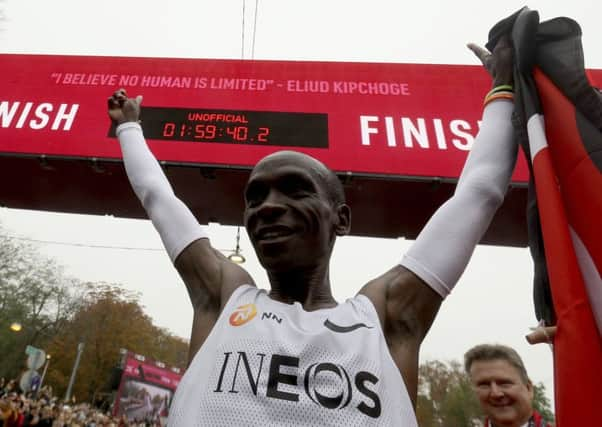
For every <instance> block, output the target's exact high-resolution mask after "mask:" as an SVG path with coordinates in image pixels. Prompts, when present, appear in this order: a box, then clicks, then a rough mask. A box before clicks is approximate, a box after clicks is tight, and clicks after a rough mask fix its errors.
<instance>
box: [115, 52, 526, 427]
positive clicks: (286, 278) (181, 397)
mask: <svg viewBox="0 0 602 427" xmlns="http://www.w3.org/2000/svg"><path fill="white" fill-rule="evenodd" d="M469 47H470V48H471V49H472V50H473V51H474V52H475V54H476V55H477V56H478V57H479V58H480V59H481V61H482V62H483V64H484V65H485V67H486V68H487V70H488V71H489V72H490V74H491V75H492V76H493V79H494V84H493V86H494V89H493V90H492V92H490V93H489V94H488V97H487V98H486V106H485V109H484V113H483V124H482V127H481V130H480V132H479V135H478V136H477V138H476V141H475V143H474V146H473V149H472V151H471V153H470V156H469V158H468V160H467V162H466V165H465V167H464V170H463V172H462V175H461V177H460V180H459V182H458V185H457V188H456V191H455V194H454V196H453V197H452V198H451V199H450V200H448V201H447V202H446V203H445V204H444V205H442V206H441V207H440V208H439V210H438V211H437V212H436V213H435V214H434V216H433V217H432V218H431V219H430V220H429V222H428V224H427V225H426V227H425V228H424V230H423V231H422V232H421V234H420V235H419V237H418V239H417V240H416V242H415V243H414V244H413V245H412V247H411V249H410V250H409V252H408V253H407V254H406V255H405V256H404V258H403V259H402V261H401V262H400V264H398V265H395V266H394V267H393V268H391V269H390V270H389V271H387V272H385V273H384V274H383V275H382V276H380V277H377V278H375V279H374V280H372V281H370V282H369V283H367V284H365V285H364V286H363V287H362V288H361V290H360V291H359V293H358V295H357V296H356V297H354V298H351V299H349V300H347V301H345V302H343V303H338V302H337V301H335V299H334V298H333V296H332V292H331V284H330V279H329V263H330V256H331V253H332V249H333V246H334V242H335V239H336V237H337V236H342V235H345V234H347V233H348V232H349V229H350V223H351V212H350V208H349V207H348V206H347V205H346V204H345V198H344V197H345V195H344V192H343V188H342V186H341V183H340V181H339V180H338V178H337V177H336V175H335V174H334V173H333V172H332V171H330V170H329V169H328V168H327V167H326V166H325V165H324V164H322V163H321V162H319V161H317V160H316V159H314V158H312V157H309V156H307V155H304V154H301V153H296V152H291V151H284V152H277V153H274V154H271V155H269V156H267V157H265V158H264V159H262V160H261V161H260V162H259V163H258V164H257V165H256V166H255V168H254V169H253V171H252V172H251V174H250V177H249V180H248V183H247V186H246V189H245V194H244V199H245V212H244V224H245V227H246V229H247V232H248V234H249V237H250V239H251V242H252V244H253V247H254V248H255V251H256V252H257V255H258V258H259V260H260V262H261V264H262V265H263V267H264V268H265V269H266V270H267V273H268V277H269V281H270V290H269V292H266V291H265V290H260V289H257V287H256V286H255V283H254V281H253V279H252V278H251V277H250V275H249V274H248V273H247V272H246V271H245V270H244V269H243V268H241V267H240V266H239V265H236V264H234V263H232V262H230V261H229V260H228V259H227V258H226V257H224V256H223V255H222V254H221V253H220V252H219V251H218V250H216V249H214V248H213V247H212V246H211V243H210V240H209V237H208V235H207V233H206V231H205V230H204V228H203V227H201V226H200V225H199V224H198V223H197V221H196V219H195V218H194V216H193V215H192V213H191V212H190V211H189V210H188V209H187V207H186V206H185V205H184V204H183V203H182V202H181V201H180V200H179V199H178V198H177V197H176V196H175V195H174V193H173V191H172V189H171V187H170V185H169V182H168V181H167V179H166V177H165V176H164V174H163V172H162V170H161V168H160V166H159V165H158V163H157V162H156V160H155V159H154V157H153V156H152V154H151V152H150V151H149V149H148V147H147V145H146V143H145V140H144V137H143V134H142V130H141V127H140V125H139V124H138V118H139V112H140V102H141V97H138V98H135V99H133V98H128V97H127V95H126V93H125V91H124V90H119V91H117V92H116V93H115V94H114V95H113V96H112V97H110V98H109V115H110V117H111V119H112V120H113V121H114V122H115V123H116V124H117V125H118V127H117V136H118V138H119V142H120V144H121V148H122V152H123V159H124V163H125V168H126V171H127V174H128V177H129V180H130V182H131V185H132V187H133V189H134V191H135V193H136V194H137V196H138V197H139V199H140V200H141V202H142V204H143V206H144V207H145V209H146V211H147V213H148V216H149V218H150V219H151V220H152V222H153V224H154V226H155V227H156V229H157V230H158V232H159V234H160V235H161V238H162V240H163V243H164V245H165V248H166V249H167V252H168V254H169V256H170V257H171V259H172V261H173V262H174V264H175V267H176V269H177V270H178V272H179V273H180V275H181V277H182V279H183V280H184V283H185V284H186V286H187V288H188V293H189V295H190V300H191V302H192V306H193V309H194V320H193V325H192V336H191V340H190V359H191V362H190V366H189V367H188V370H187V371H186V374H185V375H184V377H183V379H182V382H181V383H180V385H179V387H178V390H177V392H176V395H175V397H174V401H173V404H172V407H171V410H170V416H169V425H170V426H201V425H202V426H231V427H232V426H240V425H261V426H268V425H269V426H275V425H312V426H316V425H336V426H342V425H349V426H352V425H353V426H356V425H378V426H404V427H411V426H416V425H417V424H416V418H415V415H414V405H415V402H416V395H417V382H418V354H419V349H420V344H421V342H422V340H423V338H424V337H425V335H426V333H427V331H428V330H429V328H430V326H431V324H432V322H433V320H434V318H435V315H436V314H437V311H438V309H439V306H440V305H441V302H442V301H443V298H444V297H445V296H446V295H447V294H448V293H449V292H450V291H451V289H452V287H453V286H454V285H455V283H456V282H457V280H458V279H459V277H460V275H461V274H462V272H463V270H464V268H465V266H466V264H467V263H468V260H469V258H470V256H471V254H472V252H473V250H474V247H475V245H476V244H477V243H478V242H479V240H480V239H481V237H482V235H483V233H484V232H485V231H486V229H487V227H488V226H489V223H490V221H491V218H492V217H493V214H494V213H495V211H496V210H497V208H498V207H499V206H500V204H501V203H502V201H503V198H504V194H505V191H506V188H507V185H508V182H509V180H510V176H511V173H512V170H513V168H514V164H515V159H516V146H515V144H514V143H513V141H512V126H511V123H510V116H511V113H512V109H513V103H512V100H511V96H512V95H511V92H509V89H510V85H511V83H512V64H511V63H512V52H511V50H510V47H509V43H508V42H507V41H503V42H500V44H498V46H497V47H496V49H494V52H493V54H490V53H489V52H487V51H485V50H484V49H482V48H479V47H477V46H474V45H470V46H469ZM199 197H203V195H199ZM391 197H395V195H394V194H392V195H391ZM400 220H402V218H400ZM361 256H365V254H358V259H361ZM351 262H357V260H351Z"/></svg>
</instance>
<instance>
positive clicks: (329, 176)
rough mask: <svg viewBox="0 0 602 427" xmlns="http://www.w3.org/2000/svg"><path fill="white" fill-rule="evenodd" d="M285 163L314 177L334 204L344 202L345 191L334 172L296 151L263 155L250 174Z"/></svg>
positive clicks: (284, 164)
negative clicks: (299, 168)
mask: <svg viewBox="0 0 602 427" xmlns="http://www.w3.org/2000/svg"><path fill="white" fill-rule="evenodd" d="M287 165H291V166H298V167H301V168H303V169H305V170H307V171H308V172H309V173H310V174H311V175H312V176H314V177H316V178H317V182H318V183H319V184H320V185H321V186H322V188H323V189H324V190H325V192H326V194H327V195H328V197H329V198H330V200H331V202H332V204H333V205H334V206H338V205H341V204H343V203H345V191H344V189H343V185H342V184H341V181H340V180H339V178H338V177H337V176H336V174H335V173H334V172H333V171H331V170H330V169H329V168H328V167H327V166H326V165H325V164H324V163H322V162H321V161H319V160H317V159H315V158H313V157H311V156H308V155H307V154H303V153H299V152H297V151H277V152H275V153H273V154H270V155H268V156H266V157H264V158H263V159H261V160H260V161H259V162H258V163H257V164H256V165H255V167H254V168H253V171H252V172H251V176H253V174H255V173H260V172H261V171H263V170H269V169H270V168H274V167H280V166H287Z"/></svg>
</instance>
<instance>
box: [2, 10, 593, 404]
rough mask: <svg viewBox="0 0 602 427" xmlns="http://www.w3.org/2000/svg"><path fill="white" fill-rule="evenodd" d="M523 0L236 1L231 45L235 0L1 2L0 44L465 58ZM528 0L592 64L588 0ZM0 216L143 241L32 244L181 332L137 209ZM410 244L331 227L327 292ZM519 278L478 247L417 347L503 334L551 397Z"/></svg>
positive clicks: (463, 345)
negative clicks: (132, 297)
mask: <svg viewBox="0 0 602 427" xmlns="http://www.w3.org/2000/svg"><path fill="white" fill-rule="evenodd" d="M256 4H258V6H259V7H258V8H257V14H256V16H257V19H256V22H257V25H256V27H255V31H253V30H254V28H253V23H254V21H255V5H256ZM524 5H525V3H523V2H518V1H505V2H491V1H477V0H474V1H453V2H452V1H416V2H403V1H399V0H398V1H385V0H370V1H356V0H329V1H324V0H320V1H318V0H306V1H289V0H259V1H258V2H256V1H254V0H247V1H246V4H245V23H246V26H245V31H244V45H243V31H242V10H243V1H242V0H227V1H224V0H222V1H217V0H213V1H194V2H192V1H183V0H170V1H159V0H144V1H142V0H129V1H123V0H122V1H117V0H105V1H102V2H90V1H81V0H53V1H48V0H4V1H0V8H2V9H3V10H4V15H5V17H6V20H5V21H4V22H0V28H1V31H0V53H42V54H69V55H108V56H148V57H183V58H194V57H198V58H241V56H244V57H245V58H248V59H250V58H252V57H253V56H254V58H255V59H279V60H329V61H362V62H400V63H408V62H414V63H437V64H476V63H477V61H476V59H475V58H474V57H473V56H472V54H471V53H470V52H469V51H468V50H467V49H466V47H465V44H466V43H467V42H470V41H475V42H478V43H484V42H485V40H486V37H487V32H488V30H489V28H490V27H491V26H492V25H493V24H494V23H495V22H497V21H498V20H499V19H501V18H503V17H505V16H507V15H509V14H510V13H512V12H514V11H515V10H517V9H518V8H520V7H522V6H524ZM528 6H529V7H531V8H532V9H537V10H539V12H540V15H541V17H542V18H543V19H548V18H553V17H556V16H562V15H563V16H569V17H572V18H574V19H575V20H577V21H578V22H579V23H580V24H581V26H582V28H583V32H584V39H583V44H584V49H585V56H586V65H587V66H588V67H589V68H602V50H601V49H600V48H599V41H600V40H602V27H601V26H600V24H599V23H600V18H599V17H600V15H601V12H602V6H601V5H600V3H599V2H594V1H592V0H588V1H572V2H566V1H533V2H530V3H529V4H528ZM253 34H255V37H254V38H253ZM253 39H254V40H255V42H254V43H253ZM596 42H597V43H596ZM253 54H254V55H253ZM459 89H461V88H459ZM99 120H106V118H105V117H99ZM391 197H394V195H391ZM0 204H2V201H0ZM0 221H1V222H2V224H3V225H4V226H5V227H6V228H7V229H8V231H9V232H10V233H11V234H12V235H16V236H20V237H22V238H26V239H34V240H41V241H46V242H63V243H72V244H77V245H81V244H83V245H91V246H95V245H97V246H119V247H128V248H133V247H136V248H147V249H151V250H132V249H99V248H91V247H85V246H70V245H63V244H57V243H52V244H51V243H38V244H36V245H37V246H38V247H39V249H40V251H41V252H42V253H44V254H46V255H48V256H50V257H52V258H55V259H56V260H57V261H58V262H59V263H61V264H63V265H64V266H65V267H66V269H67V272H68V273H69V274H72V275H74V276H77V277H79V278H80V279H83V280H104V281H108V282H117V283H121V284H123V286H124V287H126V288H128V289H132V290H136V291H139V292H140V293H141V295H142V302H143V304H144V305H145V307H146V310H147V312H148V313H149V315H151V316H152V318H153V319H154V321H155V322H156V323H157V324H158V325H160V326H163V327H166V328H168V329H169V330H171V331H172V332H174V333H176V334H178V335H180V336H182V337H186V338H187V337H188V336H189V334H190V326H191V319H192V309H191V307H190V304H189V302H188V298H187V295H186V292H185V289H184V285H183V284H182V281H181V280H180V278H179V277H178V275H177V274H176V272H175V270H174V269H173V267H172V266H171V264H170V262H169V259H168V257H167V255H166V254H165V253H164V252H163V251H162V250H158V249H160V248H161V244H160V241H159V239H158V236H157V234H156V233H155V231H154V230H153V228H152V226H151V225H150V223H149V222H148V221H142V220H126V219H119V218H113V217H95V216H82V215H79V216H76V215H67V214H57V213H41V212H33V211H19V210H14V209H9V208H0ZM210 231H211V236H212V240H213V242H214V246H216V247H218V248H224V249H228V248H233V247H234V244H235V235H236V229H235V228H231V227H221V226H219V225H212V226H211V227H210ZM409 244H411V242H408V241H404V240H394V239H388V240H385V239H368V238H356V237H345V238H343V239H341V240H340V241H339V242H338V243H337V246H336V248H335V254H334V258H333V263H332V270H331V271H332V274H331V275H332V283H333V287H334V293H335V296H336V297H337V298H338V299H339V300H343V299H344V298H347V297H350V296H352V295H354V294H355V293H356V292H357V290H358V289H359V288H360V287H361V286H362V285H363V284H364V283H365V282H366V281H368V280H369V279H371V278H373V277H375V276H377V275H379V274H381V273H382V272H384V271H385V270H387V269H389V268H390V267H391V266H392V265H394V264H395V263H397V262H398V261H399V259H400V258H401V256H402V254H403V253H404V252H405V251H406V249H407V248H408V246H409ZM241 246H242V248H243V253H244V255H245V256H246V257H247V260H248V261H247V263H246V264H245V268H247V269H248V270H249V271H250V272H251V274H252V275H253V276H254V277H255V278H256V281H257V282H258V283H260V285H261V286H264V287H265V286H267V279H266V276H265V273H264V272H263V271H262V269H261V267H260V266H259V264H258V262H257V260H256V258H255V257H254V255H253V253H252V252H253V251H252V248H251V246H250V244H249V242H248V240H247V238H246V235H243V238H242V242H241ZM368 255H369V256H368ZM531 281H532V262H531V259H530V256H529V253H528V250H527V249H525V248H500V247H491V246H487V247H485V246H480V247H479V248H477V250H476V252H475V255H474V256H473V259H472V260H471V263H470V265H469V267H468V269H467V271H466V272H465V274H464V276H463V277H462V279H461V280H460V282H459V284H458V285H457V287H456V290H455V291H454V292H453V294H452V295H451V296H450V297H449V298H448V299H447V300H446V302H445V303H444V304H443V307H442V309H441V311H440V314H439V316H438V318H437V320H436V321H435V324H434V325H433V328H432V330H431V332H430V333H429V335H428V337H427V339H426V341H425V343H424V345H423V350H422V359H423V360H428V359H443V360H450V359H456V360H461V358H462V356H463V354H464V352H465V351H466V350H467V349H468V348H469V347H471V346H473V345H475V344H478V343H482V342H500V343H504V344H508V345H511V346H513V347H515V348H516V349H517V350H518V351H519V352H520V353H521V355H522V356H523V358H524V359H525V362H526V364H527V368H528V370H529V373H530V375H531V376H532V377H533V380H534V381H535V382H540V381H541V382H544V383H545V385H546V387H547V389H548V395H549V396H551V395H552V388H553V378H552V377H553V374H552V356H551V351H550V349H549V348H548V347H547V346H545V345H540V346H536V347H533V346H529V345H528V344H526V342H525V339H524V335H525V334H526V333H528V332H529V327H532V326H534V325H535V324H536V320H535V317H534V314H533V303H532V297H531Z"/></svg>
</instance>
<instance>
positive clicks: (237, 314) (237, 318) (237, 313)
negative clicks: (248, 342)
mask: <svg viewBox="0 0 602 427" xmlns="http://www.w3.org/2000/svg"><path fill="white" fill-rule="evenodd" d="M256 314H257V307H256V306H255V304H245V305H241V306H238V307H236V310H234V311H233V312H232V314H231V315H230V324H231V325H232V326H240V325H244V324H245V323H247V322H249V321H250V320H252V319H253V318H254V317H255V315H256Z"/></svg>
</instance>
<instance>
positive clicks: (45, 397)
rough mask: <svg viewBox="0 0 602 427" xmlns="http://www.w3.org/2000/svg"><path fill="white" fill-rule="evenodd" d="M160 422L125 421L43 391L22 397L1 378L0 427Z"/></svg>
mask: <svg viewBox="0 0 602 427" xmlns="http://www.w3.org/2000/svg"><path fill="white" fill-rule="evenodd" d="M164 425H165V424H164V422H163V421H162V420H156V421H152V422H151V421H148V420H146V421H144V420H143V421H138V420H134V421H131V420H130V421H128V420H127V419H126V417H125V416H122V417H115V416H113V415H112V414H111V412H110V411H103V410H101V409H98V408H95V407H93V406H92V405H90V404H88V403H75V402H64V401H63V400H62V399H59V398H57V397H56V396H54V395H53V393H52V388H51V387H48V386H44V387H42V389H40V391H39V392H38V393H35V392H27V393H23V392H22V391H21V390H20V389H19V385H18V382H17V381H16V380H9V381H6V380H5V379H4V378H0V427H29V426H36V427H163V426H164Z"/></svg>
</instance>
